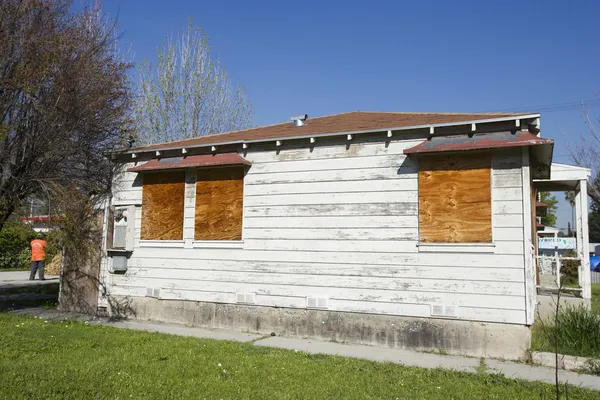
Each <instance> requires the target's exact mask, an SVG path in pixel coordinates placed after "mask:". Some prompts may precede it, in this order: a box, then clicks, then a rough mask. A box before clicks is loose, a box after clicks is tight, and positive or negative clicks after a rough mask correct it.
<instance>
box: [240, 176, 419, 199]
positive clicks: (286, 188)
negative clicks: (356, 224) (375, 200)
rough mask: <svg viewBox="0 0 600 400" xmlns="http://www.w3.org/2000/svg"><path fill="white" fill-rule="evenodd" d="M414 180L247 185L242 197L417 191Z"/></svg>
mask: <svg viewBox="0 0 600 400" xmlns="http://www.w3.org/2000/svg"><path fill="white" fill-rule="evenodd" d="M417 189H418V188H417V180H416V179H394V180H391V179H387V180H364V181H339V182H304V183H274V184H271V185H249V186H248V187H246V190H245V192H244V196H245V197H247V196H271V195H277V194H303V193H352V192H391V191H404V190H411V191H415V192H416V191H417Z"/></svg>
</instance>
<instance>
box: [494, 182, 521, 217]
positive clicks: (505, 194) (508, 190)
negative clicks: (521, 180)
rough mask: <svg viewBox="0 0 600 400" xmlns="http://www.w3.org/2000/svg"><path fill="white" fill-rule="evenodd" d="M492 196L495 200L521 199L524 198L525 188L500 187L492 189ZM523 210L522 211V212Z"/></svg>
mask: <svg viewBox="0 0 600 400" xmlns="http://www.w3.org/2000/svg"><path fill="white" fill-rule="evenodd" d="M492 198H493V199H494V201H504V200H507V201H515V200H518V201H521V200H522V199H523V189H521V188H520V187H518V188H515V187H500V188H493V189H492ZM522 212H523V211H521V213H522Z"/></svg>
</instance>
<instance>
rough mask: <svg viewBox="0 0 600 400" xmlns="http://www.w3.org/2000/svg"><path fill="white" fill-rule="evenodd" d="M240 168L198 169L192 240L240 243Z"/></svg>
mask: <svg viewBox="0 0 600 400" xmlns="http://www.w3.org/2000/svg"><path fill="white" fill-rule="evenodd" d="M243 198H244V168H243V167H226V168H201V169H199V170H198V177H197V180H196V214H195V233H194V239H195V240H241V239H242V213H243Z"/></svg>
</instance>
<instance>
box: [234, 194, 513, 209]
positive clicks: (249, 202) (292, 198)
mask: <svg viewBox="0 0 600 400" xmlns="http://www.w3.org/2000/svg"><path fill="white" fill-rule="evenodd" d="M387 202H390V203H391V202H401V203H404V202H415V203H416V202H417V192H416V191H395V192H357V193H311V194H279V195H270V196H248V197H244V205H245V206H247V207H257V206H282V205H284V206H287V205H307V204H371V203H387ZM519 204H521V203H520V202H519Z"/></svg>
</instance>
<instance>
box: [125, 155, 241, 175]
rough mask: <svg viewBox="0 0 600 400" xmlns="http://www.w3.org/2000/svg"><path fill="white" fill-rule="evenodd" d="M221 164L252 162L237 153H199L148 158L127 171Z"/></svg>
mask: <svg viewBox="0 0 600 400" xmlns="http://www.w3.org/2000/svg"><path fill="white" fill-rule="evenodd" d="M221 165H252V163H251V162H250V161H248V160H246V159H245V158H244V157H242V156H240V155H239V154H238V153H220V154H201V155H196V156H188V157H169V158H160V159H155V160H150V161H148V162H146V163H144V164H142V165H138V166H137V167H132V168H129V169H128V170H127V171H128V172H144V171H157V170H163V169H180V168H194V167H196V168H197V167H216V166H221Z"/></svg>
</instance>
